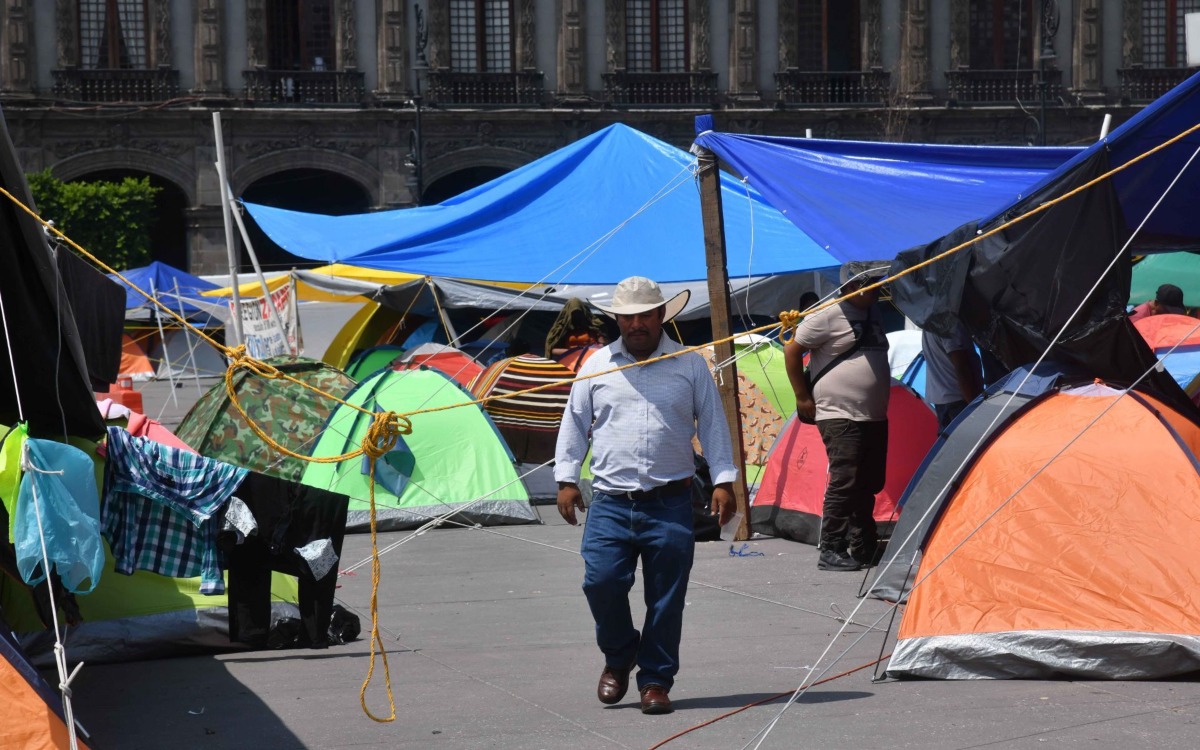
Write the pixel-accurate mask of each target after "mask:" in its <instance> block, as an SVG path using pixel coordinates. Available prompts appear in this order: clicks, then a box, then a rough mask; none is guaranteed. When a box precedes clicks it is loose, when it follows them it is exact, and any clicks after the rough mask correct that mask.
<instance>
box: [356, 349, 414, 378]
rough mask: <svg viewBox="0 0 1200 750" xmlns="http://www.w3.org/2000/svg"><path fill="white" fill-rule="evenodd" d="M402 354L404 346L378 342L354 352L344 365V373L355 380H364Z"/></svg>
mask: <svg viewBox="0 0 1200 750" xmlns="http://www.w3.org/2000/svg"><path fill="white" fill-rule="evenodd" d="M402 354H404V348H403V347H399V346H396V345H395V344H380V345H379V346H373V347H371V348H370V349H363V350H362V351H360V352H359V353H357V354H355V355H354V357H353V358H352V359H351V360H350V364H348V365H346V374H347V375H349V376H350V377H352V378H354V379H355V380H366V379H367V378H368V377H369V376H370V375H371V374H373V373H375V372H376V371H378V370H380V369H382V368H384V367H387V366H388V365H390V364H391V363H392V362H393V361H394V360H395V359H396V358H397V357H399V356H401V355H402Z"/></svg>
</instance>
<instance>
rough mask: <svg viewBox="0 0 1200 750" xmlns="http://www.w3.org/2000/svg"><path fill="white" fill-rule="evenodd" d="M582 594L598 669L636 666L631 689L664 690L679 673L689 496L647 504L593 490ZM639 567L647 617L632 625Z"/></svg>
mask: <svg viewBox="0 0 1200 750" xmlns="http://www.w3.org/2000/svg"><path fill="white" fill-rule="evenodd" d="M581 552H582V553H583V569H584V572H583V592H584V594H585V595H586V596H587V601H588V606H589V607H590V608H591V610H592V617H593V619H595V621H596V644H597V645H598V646H600V650H601V651H603V652H604V659H605V663H606V664H607V665H608V666H610V667H613V668H616V669H624V668H625V667H628V666H629V665H630V664H633V663H635V662H636V663H637V665H638V667H639V669H638V675H637V684H638V689H639V690H640V689H642V688H644V687H646V686H647V685H661V686H662V687H664V688H666V689H667V690H670V689H671V686H672V685H673V684H674V683H675V675H676V673H678V671H679V641H680V638H681V636H682V635H683V607H684V603H685V600H686V596H687V585H688V574H689V573H690V572H691V570H692V560H693V556H694V555H695V540H694V538H693V536H692V495H691V491H690V490H687V489H685V490H683V491H681V492H678V493H673V494H672V495H670V496H665V497H659V498H656V499H653V500H641V501H638V500H631V499H630V498H629V497H628V496H626V495H609V494H606V493H603V492H596V493H595V494H594V495H593V497H592V503H591V505H590V506H588V511H587V518H586V525H585V526H584V529H583V543H582V545H581ZM639 558H640V559H641V561H642V584H643V587H644V588H645V602H646V619H645V621H644V622H643V624H642V630H641V632H640V633H639V632H638V630H637V628H635V627H634V625H633V616H632V613H631V611H630V607H629V590H630V589H631V588H632V587H633V578H634V573H635V571H636V570H637V563H638V559H639Z"/></svg>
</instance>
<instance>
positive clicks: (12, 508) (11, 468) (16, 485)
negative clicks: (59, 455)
mask: <svg viewBox="0 0 1200 750" xmlns="http://www.w3.org/2000/svg"><path fill="white" fill-rule="evenodd" d="M28 437H29V427H28V425H26V424H25V423H24V422H22V423H21V424H18V425H15V426H13V427H12V428H10V429H9V430H8V431H7V432H5V433H4V437H3V438H0V439H2V440H3V441H4V442H3V445H0V503H3V505H4V510H5V511H7V512H8V524H7V528H6V532H7V534H8V536H6V537H4V539H0V541H8V540H11V539H13V526H14V525H15V524H16V522H17V514H16V510H17V492H18V491H19V490H20V488H21V446H23V445H24V444H25V440H26V439H27V438H28Z"/></svg>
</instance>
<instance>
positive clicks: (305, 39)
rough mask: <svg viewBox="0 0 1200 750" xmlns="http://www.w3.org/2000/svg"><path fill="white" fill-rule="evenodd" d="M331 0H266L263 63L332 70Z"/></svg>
mask: <svg viewBox="0 0 1200 750" xmlns="http://www.w3.org/2000/svg"><path fill="white" fill-rule="evenodd" d="M332 5H333V3H332V0H267V6H266V10H267V19H266V20H267V67H268V68H270V69H271V70H333V69H335V68H336V67H337V61H336V60H335V59H334V54H335V52H334V46H333V7H332Z"/></svg>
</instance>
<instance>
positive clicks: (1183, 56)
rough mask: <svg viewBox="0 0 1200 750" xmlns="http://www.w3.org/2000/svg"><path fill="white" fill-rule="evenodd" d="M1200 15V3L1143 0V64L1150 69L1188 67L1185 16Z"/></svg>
mask: <svg viewBox="0 0 1200 750" xmlns="http://www.w3.org/2000/svg"><path fill="white" fill-rule="evenodd" d="M1185 13H1200V0H1142V64H1143V65H1145V66H1146V67H1148V68H1177V67H1184V66H1185V65H1187V42H1186V39H1185V37H1184V22H1183V16H1184V14H1185Z"/></svg>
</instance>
